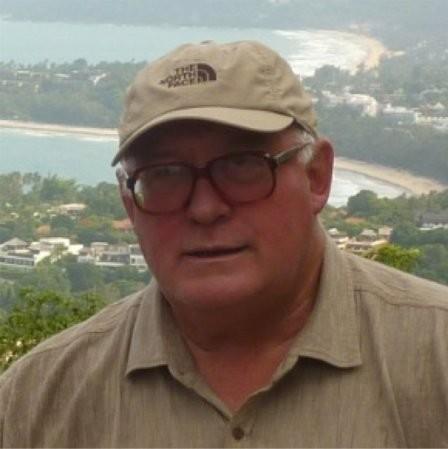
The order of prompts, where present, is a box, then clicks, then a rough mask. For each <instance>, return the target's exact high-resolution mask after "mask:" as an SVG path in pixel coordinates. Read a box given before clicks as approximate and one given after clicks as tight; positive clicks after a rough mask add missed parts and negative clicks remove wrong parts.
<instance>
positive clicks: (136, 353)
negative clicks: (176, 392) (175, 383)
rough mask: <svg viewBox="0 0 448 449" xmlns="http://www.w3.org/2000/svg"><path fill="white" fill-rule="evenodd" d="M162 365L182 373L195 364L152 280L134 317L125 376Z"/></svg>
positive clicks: (166, 304)
mask: <svg viewBox="0 0 448 449" xmlns="http://www.w3.org/2000/svg"><path fill="white" fill-rule="evenodd" d="M163 365H165V366H168V367H169V368H170V370H171V369H172V370H174V372H175V373H177V374H181V373H185V372H189V371H190V370H192V368H193V366H194V362H193V360H192V357H191V356H190V353H189V352H188V350H187V348H186V345H185V343H184V341H183V338H182V336H181V335H180V332H179V330H178V328H177V326H176V324H175V323H174V319H173V317H172V314H171V309H170V307H169V305H168V303H167V301H165V300H164V299H163V297H162V295H161V293H160V291H159V289H158V286H157V282H156V281H155V279H154V278H153V279H152V281H151V282H150V284H149V286H148V287H147V288H146V289H145V290H143V296H142V298H141V301H140V306H139V309H138V312H137V314H136V318H135V322H134V327H133V331H132V336H131V342H130V347H129V356H128V362H127V366H126V375H128V374H129V373H131V372H133V371H136V370H139V369H147V368H155V367H158V366H163ZM175 373H173V374H175Z"/></svg>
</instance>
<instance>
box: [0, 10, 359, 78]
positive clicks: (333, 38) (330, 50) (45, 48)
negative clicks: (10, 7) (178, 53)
mask: <svg viewBox="0 0 448 449" xmlns="http://www.w3.org/2000/svg"><path fill="white" fill-rule="evenodd" d="M0 30H1V36H2V37H1V40H0V59H1V60H2V61H5V62H7V61H10V60H14V61H17V62H20V63H24V64H35V63H39V62H43V61H49V62H56V63H63V62H71V61H73V60H75V59H78V58H84V59H86V60H87V61H88V62H89V63H92V64H94V63H97V62H100V61H147V60H153V59H155V58H157V57H159V56H161V55H162V54H164V53H166V52H168V51H169V50H171V49H173V48H174V47H176V46H178V45H181V44H183V43H185V42H201V41H204V40H215V41H217V42H227V41H234V40H242V39H255V40H259V41H261V42H264V43H265V44H267V45H269V46H271V47H272V48H274V49H275V50H277V51H278V52H279V53H280V54H282V55H283V56H284V57H285V58H286V59H288V61H289V62H290V64H291V65H292V66H293V68H294V70H295V71H296V73H299V74H300V75H302V76H308V75H312V74H313V73H314V71H315V69H316V68H318V67H321V66H322V65H325V64H330V65H335V66H338V67H341V68H344V69H347V70H354V69H355V68H356V67H357V66H358V65H359V64H360V63H362V62H363V60H364V59H365V58H366V56H367V53H368V48H366V41H365V37H363V36H361V35H358V34H354V33H344V32H339V31H328V30H268V29H256V28H250V29H238V28H209V27H170V26H129V25H112V24H78V23H61V22H49V23H45V22H37V23H34V22H15V21H9V20H6V19H5V18H0Z"/></svg>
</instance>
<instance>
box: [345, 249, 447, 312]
mask: <svg viewBox="0 0 448 449" xmlns="http://www.w3.org/2000/svg"><path fill="white" fill-rule="evenodd" d="M346 257H347V260H348V264H349V267H350V269H351V272H352V276H353V287H354V290H355V292H356V293H359V294H360V297H361V298H362V297H368V298H375V299H376V301H378V302H379V303H381V302H383V303H387V304H390V305H395V306H397V307H400V306H402V307H408V308H409V307H410V308H424V309H425V308H426V309H431V308H436V309H439V310H440V311H441V312H448V286H445V285H442V284H439V283H436V282H432V281H429V280H427V279H423V278H419V277H417V276H414V275H411V274H408V273H405V272H403V271H400V270H397V269H395V268H392V267H389V266H386V265H384V264H381V263H378V262H374V261H371V260H368V259H364V258H362V257H358V256H354V255H352V254H347V255H346ZM363 294H364V295H363Z"/></svg>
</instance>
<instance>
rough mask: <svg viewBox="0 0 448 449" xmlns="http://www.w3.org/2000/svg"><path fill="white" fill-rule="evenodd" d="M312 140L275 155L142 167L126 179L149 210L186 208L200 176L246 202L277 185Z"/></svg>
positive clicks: (231, 199) (233, 200)
mask: <svg viewBox="0 0 448 449" xmlns="http://www.w3.org/2000/svg"><path fill="white" fill-rule="evenodd" d="M310 144H311V142H306V143H304V144H302V145H297V146H294V147H292V148H289V149H287V150H285V151H282V152H281V153H279V154H277V155H275V156H273V155H270V154H265V153H262V152H253V151H252V152H249V151H248V152H240V153H231V154H227V155H225V156H221V157H218V158H216V159H213V160H211V161H209V162H207V164H205V165H204V166H202V167H196V166H194V165H190V164H187V163H183V162H174V163H169V164H154V165H148V166H145V167H142V168H139V169H138V170H136V171H135V173H134V174H133V175H132V176H130V177H129V178H127V179H126V185H127V187H128V188H129V189H130V190H131V192H132V195H133V198H134V201H135V204H136V205H137V207H138V208H139V209H140V210H141V211H142V212H146V213H148V214H166V213H170V212H176V211H179V210H181V209H183V208H184V207H185V206H186V205H187V204H188V203H189V201H190V199H191V196H192V193H193V191H194V188H195V185H196V182H197V180H198V178H200V177H204V178H206V179H207V180H208V181H209V182H210V183H211V184H212V186H213V187H214V188H215V190H216V191H217V192H218V193H219V195H220V196H221V198H222V199H223V200H224V201H226V202H227V203H229V204H232V205H233V204H235V205H236V204H244V203H249V202H252V201H257V200H261V199H263V198H267V197H268V196H270V195H271V194H272V192H273V191H274V189H275V186H276V176H275V171H276V169H277V167H278V166H280V165H282V164H284V163H286V162H288V161H289V160H290V159H292V158H293V157H294V156H295V155H296V154H298V152H299V151H301V150H303V149H304V148H305V147H306V146H308V145H310Z"/></svg>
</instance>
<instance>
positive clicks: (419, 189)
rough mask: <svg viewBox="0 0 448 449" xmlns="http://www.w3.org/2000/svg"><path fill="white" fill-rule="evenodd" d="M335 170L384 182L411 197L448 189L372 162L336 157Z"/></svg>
mask: <svg viewBox="0 0 448 449" xmlns="http://www.w3.org/2000/svg"><path fill="white" fill-rule="evenodd" d="M334 167H335V169H337V170H345V171H351V172H354V173H359V174H362V175H364V176H368V177H369V178H373V179H377V180H379V181H383V182H386V183H387V184H391V185H393V186H397V187H400V188H402V189H404V190H407V192H409V194H411V195H423V194H428V193H430V192H433V191H435V192H442V191H444V190H446V189H448V184H443V183H442V182H440V181H437V180H436V179H432V178H427V177H425V176H420V175H416V174H414V173H411V172H408V171H406V170H402V169H399V168H393V167H387V166H385V165H379V164H375V163H372V162H363V161H358V160H355V159H347V158H345V157H336V159H335V164H334Z"/></svg>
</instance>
